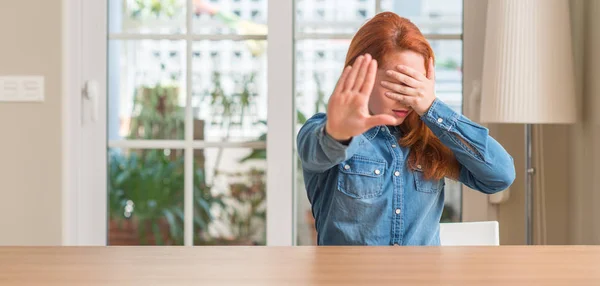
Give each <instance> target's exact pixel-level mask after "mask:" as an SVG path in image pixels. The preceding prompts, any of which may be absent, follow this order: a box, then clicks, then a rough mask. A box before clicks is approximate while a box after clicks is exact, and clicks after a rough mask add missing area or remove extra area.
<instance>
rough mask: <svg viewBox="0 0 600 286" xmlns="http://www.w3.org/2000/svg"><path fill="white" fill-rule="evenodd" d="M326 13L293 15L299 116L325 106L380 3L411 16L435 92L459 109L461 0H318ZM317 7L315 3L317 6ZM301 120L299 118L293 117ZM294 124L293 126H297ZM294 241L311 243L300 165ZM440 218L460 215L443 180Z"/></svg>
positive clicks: (455, 196)
mask: <svg viewBox="0 0 600 286" xmlns="http://www.w3.org/2000/svg"><path fill="white" fill-rule="evenodd" d="M317 2H320V1H317V0H303V1H296V9H297V11H296V13H297V14H304V15H310V14H307V13H306V12H305V11H307V10H310V9H311V8H313V7H315V6H316V5H317ZM319 5H323V6H324V7H325V8H323V9H324V13H327V15H329V14H330V13H331V15H332V17H333V18H332V19H327V21H325V20H324V19H323V17H321V15H319V14H318V13H317V15H315V16H314V17H313V18H300V17H298V18H297V19H296V23H295V29H296V34H295V39H296V40H295V47H296V52H295V53H296V58H295V62H296V65H295V66H296V73H295V74H296V78H295V88H296V91H295V93H294V94H295V101H296V104H295V105H296V107H297V112H298V113H299V114H301V115H300V116H299V117H301V118H308V117H310V116H311V115H313V114H315V113H317V112H326V106H327V101H328V98H329V95H330V94H331V92H332V91H333V88H334V86H335V84H336V82H337V80H338V77H339V75H340V74H339V73H340V71H341V70H342V67H343V64H344V60H345V56H346V53H347V50H348V47H349V45H350V40H351V39H352V36H353V35H354V33H355V32H356V31H357V30H358V28H359V27H360V26H361V25H362V24H363V23H364V22H365V21H366V20H367V19H368V18H370V17H373V16H374V15H375V13H376V12H377V11H375V9H376V7H381V9H382V11H393V12H395V13H397V14H399V15H400V16H404V17H407V18H409V19H410V20H412V21H413V22H414V23H415V24H417V26H418V27H419V28H420V29H421V31H422V32H423V33H424V34H425V35H426V37H428V39H429V41H430V43H431V46H432V48H433V49H434V52H435V54H436V77H437V78H436V92H437V96H438V97H439V98H440V99H442V100H443V101H444V102H446V103H448V104H449V105H450V106H451V107H452V108H454V109H455V110H456V111H458V112H461V111H462V40H461V39H462V1H461V0H450V1H448V0H377V1H373V0H353V1H347V0H344V1H341V0H331V1H327V2H326V3H323V4H319ZM319 7H321V6H319ZM299 123H301V122H299ZM297 129H299V127H297ZM296 176H297V179H296V183H297V184H298V186H297V188H296V195H295V199H296V212H297V213H296V217H297V221H296V233H297V238H296V239H297V243H298V244H300V245H310V244H315V243H316V233H315V231H314V219H313V216H312V213H311V209H310V203H309V202H308V199H307V197H306V192H305V189H304V185H303V184H304V182H303V178H302V172H301V169H300V166H298V170H297V172H296ZM445 195H446V207H445V209H444V212H443V215H442V220H443V221H460V218H461V199H462V195H461V185H460V184H458V183H456V182H453V181H450V180H449V181H447V182H446V192H445Z"/></svg>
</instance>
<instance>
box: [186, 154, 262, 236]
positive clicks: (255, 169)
mask: <svg viewBox="0 0 600 286" xmlns="http://www.w3.org/2000/svg"><path fill="white" fill-rule="evenodd" d="M266 163H267V162H266V150H265V149H262V148H259V149H249V148H207V149H205V150H196V151H194V170H195V172H194V199H195V200H194V229H195V230H196V231H195V235H194V244H195V245H223V244H225V245H265V244H266V203H267V202H266V195H267V194H266V175H265V172H266Z"/></svg>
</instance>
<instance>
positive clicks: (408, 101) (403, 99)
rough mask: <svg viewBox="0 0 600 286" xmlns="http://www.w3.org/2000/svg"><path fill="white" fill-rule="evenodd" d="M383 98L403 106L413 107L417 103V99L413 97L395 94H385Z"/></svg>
mask: <svg viewBox="0 0 600 286" xmlns="http://www.w3.org/2000/svg"><path fill="white" fill-rule="evenodd" d="M385 96H387V97H388V98H390V99H393V100H397V101H399V102H400V103H402V104H403V105H406V106H411V107H414V106H415V105H416V104H417V103H418V98H417V97H415V96H410V95H405V94H400V93H395V92H386V93H385Z"/></svg>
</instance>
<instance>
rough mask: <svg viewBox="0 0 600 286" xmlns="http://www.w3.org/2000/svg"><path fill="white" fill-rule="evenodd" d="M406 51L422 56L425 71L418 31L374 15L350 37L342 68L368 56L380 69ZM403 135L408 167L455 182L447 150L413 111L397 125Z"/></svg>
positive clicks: (427, 49)
mask: <svg viewBox="0 0 600 286" xmlns="http://www.w3.org/2000/svg"><path fill="white" fill-rule="evenodd" d="M406 50H410V51H413V52H415V53H418V54H420V55H422V56H423V58H424V60H425V70H426V71H428V69H429V61H430V60H433V58H434V55H433V50H432V49H431V46H430V45H429V42H427V40H426V39H425V37H424V36H423V34H421V31H419V28H417V26H415V24H413V23H412V22H411V21H410V20H408V19H406V18H403V17H400V16H398V15H396V14H394V13H392V12H383V13H380V14H377V15H376V16H375V17H373V18H372V19H371V20H369V21H368V22H367V23H366V24H364V25H363V26H362V27H361V28H360V29H359V30H358V32H356V34H355V35H354V37H353V38H352V42H351V43H350V48H349V49H348V54H347V55H346V63H345V66H348V65H352V64H354V60H356V58H357V57H358V56H360V55H363V54H366V53H369V54H371V56H373V59H375V60H377V62H378V63H380V66H379V68H382V65H383V63H385V62H386V56H387V55H388V54H390V53H393V52H400V51H406ZM400 129H401V130H402V131H403V133H404V135H403V136H402V138H400V140H399V142H398V143H399V144H400V145H401V146H404V147H408V148H410V154H409V156H408V162H407V164H408V165H409V167H410V168H412V169H415V166H417V165H421V166H422V169H423V172H424V174H425V178H428V179H441V178H443V177H449V178H453V179H458V176H459V174H460V165H459V164H458V161H457V160H456V158H455V157H454V154H453V153H452V151H450V149H448V147H446V146H444V144H442V142H441V141H440V140H439V139H438V138H437V137H436V136H435V135H434V134H433V132H431V130H430V129H429V128H428V127H427V126H426V125H425V123H424V122H423V121H422V120H421V118H420V117H419V115H418V114H417V113H416V112H411V113H410V115H409V116H408V117H407V118H406V119H405V120H404V122H403V123H402V124H401V125H400Z"/></svg>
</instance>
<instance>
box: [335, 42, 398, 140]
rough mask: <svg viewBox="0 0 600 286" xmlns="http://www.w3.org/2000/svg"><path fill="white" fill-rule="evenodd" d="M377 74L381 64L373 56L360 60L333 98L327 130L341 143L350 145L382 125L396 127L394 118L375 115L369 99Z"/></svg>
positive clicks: (344, 74) (345, 74) (344, 75)
mask: <svg viewBox="0 0 600 286" xmlns="http://www.w3.org/2000/svg"><path fill="white" fill-rule="evenodd" d="M376 74H377V61H376V60H374V59H372V57H371V55H369V54H366V55H364V56H359V57H358V58H357V59H356V60H355V62H354V66H347V67H346V68H345V69H344V71H343V72H342V75H341V76H340V79H339V80H338V83H337V85H336V87H335V90H334V91H333V94H332V95H331V97H330V98H329V103H328V105H327V123H326V126H325V130H326V131H327V133H328V134H329V135H330V136H331V137H333V138H334V139H336V140H338V141H347V140H349V139H351V138H352V137H354V136H357V135H360V134H362V133H364V132H365V131H367V130H369V129H371V128H373V127H375V126H378V125H392V124H394V123H395V121H396V120H395V118H394V117H393V116H391V115H387V114H380V115H371V114H370V113H369V106H368V104H369V96H370V95H371V91H372V90H373V85H374V83H375V76H376Z"/></svg>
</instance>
